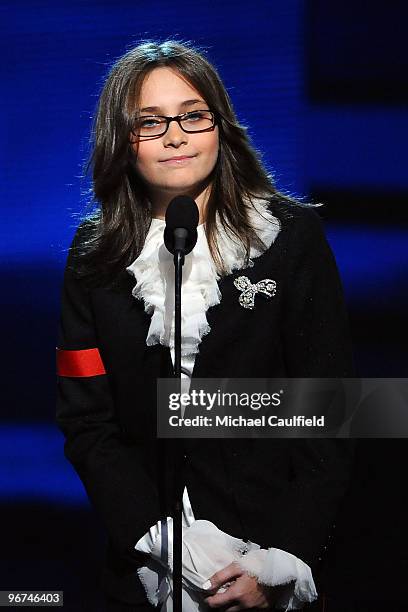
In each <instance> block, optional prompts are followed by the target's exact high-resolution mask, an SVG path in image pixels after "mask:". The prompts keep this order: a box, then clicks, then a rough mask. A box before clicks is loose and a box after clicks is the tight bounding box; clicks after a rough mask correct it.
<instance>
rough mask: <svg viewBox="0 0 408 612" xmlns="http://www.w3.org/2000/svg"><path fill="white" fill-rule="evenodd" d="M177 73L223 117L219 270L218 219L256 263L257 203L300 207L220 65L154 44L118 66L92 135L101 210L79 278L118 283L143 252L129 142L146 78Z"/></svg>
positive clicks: (216, 201)
mask: <svg viewBox="0 0 408 612" xmlns="http://www.w3.org/2000/svg"><path fill="white" fill-rule="evenodd" d="M162 66H167V67H171V68H173V69H175V70H177V71H178V72H179V73H180V75H181V76H182V77H184V78H185V79H186V80H187V81H188V82H189V83H190V84H191V85H192V86H193V87H195V88H196V90H197V91H198V92H199V93H200V94H201V96H202V97H203V98H204V100H205V101H206V102H207V104H208V106H209V108H210V109H211V110H213V111H214V112H215V114H216V117H217V119H218V127H219V143H220V144H219V155H218V160H217V162H216V166H215V168H214V171H213V181H212V189H211V192H210V196H209V200H208V202H207V208H206V219H205V221H206V224H205V231H206V235H207V240H208V244H209V248H210V251H211V254H212V256H213V259H214V262H215V264H216V266H217V268H218V270H219V272H220V273H221V274H222V273H223V265H222V261H221V257H220V254H219V251H218V247H217V226H216V213H217V211H218V215H219V219H220V221H221V223H222V224H223V226H224V229H225V230H226V231H227V232H230V233H232V234H233V235H235V236H236V237H238V238H239V239H240V240H241V241H242V243H243V244H244V245H245V248H246V250H247V256H248V257H249V247H250V245H251V244H258V245H259V242H260V240H259V238H258V237H257V234H256V233H255V231H254V229H253V228H252V226H251V224H250V222H249V216H248V206H251V201H252V199H253V198H254V197H256V196H259V195H260V194H262V195H263V196H264V197H267V198H270V199H275V200H279V201H282V200H285V201H287V202H289V203H296V202H297V201H296V200H294V199H293V198H291V197H290V196H288V195H284V194H282V193H280V192H278V191H277V190H276V188H275V186H274V182H273V179H272V177H271V176H270V175H269V174H268V173H267V171H266V170H265V168H264V167H263V164H262V162H261V159H260V156H259V154H258V152H257V151H256V150H255V149H254V148H253V146H252V145H251V143H250V141H249V137H248V135H247V133H246V128H245V127H243V126H241V125H240V124H239V122H238V120H237V118H236V116H235V113H234V109H233V107H232V103H231V100H230V98H229V96H228V93H227V92H226V90H225V87H224V85H223V83H222V81H221V79H220V77H219V75H218V73H217V70H216V69H215V68H214V66H213V65H212V64H211V63H210V62H209V61H208V60H207V59H206V58H205V57H204V55H203V53H202V52H199V51H198V50H197V49H196V48H194V47H193V46H192V45H191V44H189V43H181V42H179V41H174V40H167V41H165V42H157V41H148V42H144V43H142V44H140V45H138V46H137V47H134V48H133V49H131V50H130V51H128V52H127V53H126V54H125V55H123V56H122V57H121V58H119V60H117V61H116V63H115V64H114V65H113V67H112V68H111V70H110V72H109V75H108V77H107V79H106V82H105V85H104V87H103V89H102V92H101V95H100V98H99V102H98V106H97V112H96V116H95V120H94V125H93V129H92V138H91V142H92V154H91V156H90V160H89V162H88V165H87V170H88V171H89V169H92V178H93V201H94V203H96V204H97V210H96V211H95V212H93V214H90V215H88V216H87V217H86V218H85V220H84V225H85V226H86V227H87V229H88V232H87V239H86V240H85V241H84V242H82V244H81V249H82V251H81V255H82V256H81V257H80V260H81V267H80V270H79V273H80V274H82V275H85V276H91V277H94V278H98V277H99V278H101V277H110V278H114V277H115V276H116V275H117V274H118V273H119V272H122V271H123V270H124V268H125V267H126V266H127V265H129V264H130V263H131V262H132V261H133V260H134V259H135V258H136V257H137V256H138V254H139V253H140V251H141V250H142V248H143V245H144V242H145V239H146V235H147V232H148V230H149V226H150V222H151V209H150V203H149V200H148V198H147V192H146V188H145V185H144V184H143V181H142V180H141V178H140V177H139V175H138V174H137V172H136V170H135V164H134V152H133V151H132V149H131V147H130V143H129V134H130V132H131V130H132V126H133V123H134V119H135V115H136V113H137V106H138V101H139V99H140V92H141V87H142V84H143V81H144V79H145V77H146V76H147V75H148V74H149V73H150V72H151V71H152V70H154V69H155V68H157V67H162Z"/></svg>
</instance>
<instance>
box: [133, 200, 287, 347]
mask: <svg viewBox="0 0 408 612" xmlns="http://www.w3.org/2000/svg"><path fill="white" fill-rule="evenodd" d="M253 203H254V209H251V210H250V215H249V216H250V220H251V223H252V225H253V227H254V229H255V230H256V232H257V234H258V236H259V237H260V239H261V240H262V241H263V242H264V244H265V248H269V247H270V246H271V244H272V243H273V242H274V240H275V239H276V236H277V235H278V233H279V230H280V223H279V221H278V219H277V218H276V217H275V216H274V215H273V214H272V213H271V212H270V211H269V210H268V208H267V206H268V202H267V201H266V200H263V199H260V198H259V199H256V200H255V201H254V202H253ZM217 225H218V228H219V230H218V245H219V250H220V254H221V257H222V261H223V263H224V265H225V268H226V271H227V274H231V273H232V272H233V271H234V270H239V269H241V268H243V267H244V265H245V247H244V245H242V243H240V242H239V241H238V239H237V238H236V237H234V236H232V235H230V233H227V232H226V231H225V230H224V228H223V227H222V226H221V224H220V222H218V224H217ZM164 228H165V221H164V220H162V219H152V223H151V226H150V229H149V232H148V234H147V237H146V240H145V244H144V247H143V249H142V251H141V253H140V255H139V256H138V257H137V258H136V260H135V261H134V262H133V263H132V264H131V265H130V266H128V268H127V271H128V272H129V274H133V276H134V277H135V279H136V285H135V287H134V288H133V291H132V294H133V296H134V297H135V298H136V299H139V300H143V302H144V309H145V311H146V313H147V314H150V315H151V321H150V327H149V331H148V334H147V338H146V344H147V345H148V346H151V345H153V344H159V343H160V344H163V345H164V346H168V347H170V349H171V350H174V266H173V256H172V255H171V254H170V253H169V252H168V251H167V249H166V247H165V246H164V243H163V232H164ZM197 233H198V239H197V244H196V246H195V247H194V249H193V250H192V251H191V253H189V254H188V255H186V257H185V263H184V266H183V288H182V305H181V309H182V310H181V324H182V330H183V337H182V347H181V355H182V356H186V355H195V354H197V353H198V351H199V348H198V347H199V344H200V342H201V340H202V338H203V336H204V335H205V334H208V332H209V331H210V326H209V324H208V321H207V316H206V312H207V310H208V308H210V307H211V306H215V305H217V304H219V303H220V301H221V292H220V290H219V287H218V283H217V281H218V280H219V278H220V276H219V274H218V272H217V270H216V267H215V264H214V262H213V259H212V257H211V253H210V250H209V247H208V243H207V238H206V235H205V229H204V224H202V225H199V226H198V228H197ZM262 252H263V250H261V249H258V248H256V247H255V246H252V247H251V249H250V259H251V260H252V259H253V258H256V257H259V255H261V254H262ZM250 265H252V261H251V262H250Z"/></svg>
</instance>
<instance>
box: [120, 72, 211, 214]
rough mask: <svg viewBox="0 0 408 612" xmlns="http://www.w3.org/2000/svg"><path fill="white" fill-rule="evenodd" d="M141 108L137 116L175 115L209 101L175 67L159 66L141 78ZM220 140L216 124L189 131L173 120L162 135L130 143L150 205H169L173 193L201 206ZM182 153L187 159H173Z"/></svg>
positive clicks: (202, 107)
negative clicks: (208, 127) (186, 196)
mask: <svg viewBox="0 0 408 612" xmlns="http://www.w3.org/2000/svg"><path fill="white" fill-rule="evenodd" d="M152 107H154V108H152ZM140 109H141V110H140V115H141V116H148V115H164V116H168V117H174V116H176V115H181V114H183V113H186V112H189V111H193V110H195V109H197V110H204V109H208V104H207V102H206V101H205V100H204V99H203V97H202V96H201V95H200V94H199V93H198V92H197V90H196V89H194V88H193V87H192V86H191V85H189V84H188V83H187V82H186V81H185V80H184V79H183V78H182V77H181V76H180V74H179V73H178V72H177V71H175V70H172V69H171V68H167V67H161V68H155V69H154V70H152V72H150V73H149V74H148V75H147V77H146V78H145V80H144V83H143V85H142V90H141V99H140ZM146 109H148V110H146ZM218 144H219V141H218V127H217V126H215V128H214V129H213V130H212V131H209V132H198V133H195V134H191V133H189V134H187V133H186V132H183V130H182V129H181V127H180V126H179V124H178V123H177V122H176V121H172V122H171V123H170V125H169V128H168V130H167V132H166V133H165V134H164V135H163V136H160V137H156V138H152V139H142V140H140V141H139V142H136V143H133V144H132V148H133V150H134V152H135V154H136V155H137V157H136V162H135V164H136V169H137V171H138V173H139V175H140V176H141V177H142V179H143V180H144V182H145V183H146V185H147V188H148V192H149V194H150V197H151V198H152V201H153V203H154V202H155V201H156V203H160V204H161V205H162V204H163V201H165V202H166V203H167V204H168V203H169V201H170V200H171V198H172V197H174V196H176V195H190V196H191V197H193V198H194V199H196V201H197V204H199V206H200V203H201V202H200V203H199V200H201V199H202V196H203V194H204V192H206V190H207V188H208V185H209V176H210V174H211V172H212V170H213V169H214V166H215V164H216V162H217V157H218ZM181 156H186V158H184V159H182V160H179V161H176V160H171V158H175V157H181Z"/></svg>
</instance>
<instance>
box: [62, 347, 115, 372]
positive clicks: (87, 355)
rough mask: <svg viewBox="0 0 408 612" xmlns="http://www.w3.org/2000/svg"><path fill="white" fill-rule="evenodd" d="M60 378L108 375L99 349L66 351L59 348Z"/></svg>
mask: <svg viewBox="0 0 408 612" xmlns="http://www.w3.org/2000/svg"><path fill="white" fill-rule="evenodd" d="M57 374H58V376H72V377H85V376H101V375H102V374H106V370H105V366H104V365H103V361H102V357H101V355H100V353H99V349H97V348H91V349H84V350H82V351H64V350H62V349H59V348H57Z"/></svg>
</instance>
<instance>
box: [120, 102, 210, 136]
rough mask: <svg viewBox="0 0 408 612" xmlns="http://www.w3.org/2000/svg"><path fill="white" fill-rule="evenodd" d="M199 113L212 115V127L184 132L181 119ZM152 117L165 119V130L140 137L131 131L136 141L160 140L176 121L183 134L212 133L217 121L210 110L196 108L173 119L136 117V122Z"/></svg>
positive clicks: (162, 116) (159, 116) (164, 116)
mask: <svg viewBox="0 0 408 612" xmlns="http://www.w3.org/2000/svg"><path fill="white" fill-rule="evenodd" d="M199 112H206V113H210V114H211V115H212V121H213V123H212V125H210V127H208V128H204V129H203V130H186V129H185V128H184V127H183V126H182V125H181V121H182V120H183V118H185V117H186V116H187V115H190V114H193V113H199ZM153 117H155V118H156V117H158V118H159V119H165V120H166V128H165V130H164V132H161V133H160V134H155V135H154V136H140V135H139V134H136V133H135V132H134V131H133V130H132V131H131V133H132V135H133V136H134V137H135V138H137V139H138V140H142V139H143V140H145V139H148V140H151V139H153V138H161V137H162V136H164V135H165V134H166V132H167V130H168V129H169V126H170V123H171V122H172V121H177V123H178V124H179V126H180V128H181V129H182V130H183V132H185V133H186V134H200V133H202V132H212V131H213V130H214V129H215V126H216V125H217V123H218V120H217V114H216V113H215V112H214V111H212V110H210V109H209V108H198V109H197V110H193V111H188V112H187V113H183V114H182V115H175V116H174V117H166V115H146V116H145V117H137V119H136V121H140V120H142V119H150V118H153Z"/></svg>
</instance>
